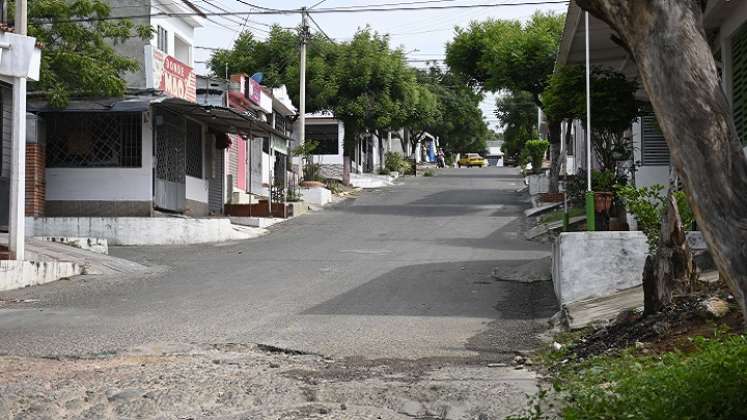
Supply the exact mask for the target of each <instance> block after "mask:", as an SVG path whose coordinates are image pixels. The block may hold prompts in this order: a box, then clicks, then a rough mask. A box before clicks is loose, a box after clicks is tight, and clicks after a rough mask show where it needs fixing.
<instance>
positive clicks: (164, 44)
mask: <svg viewBox="0 0 747 420" xmlns="http://www.w3.org/2000/svg"><path fill="white" fill-rule="evenodd" d="M156 44H157V46H158V49H159V50H161V51H163V52H165V53H166V54H168V53H169V31H167V30H166V29H164V28H163V27H161V26H160V25H159V26H158V30H157V33H156Z"/></svg>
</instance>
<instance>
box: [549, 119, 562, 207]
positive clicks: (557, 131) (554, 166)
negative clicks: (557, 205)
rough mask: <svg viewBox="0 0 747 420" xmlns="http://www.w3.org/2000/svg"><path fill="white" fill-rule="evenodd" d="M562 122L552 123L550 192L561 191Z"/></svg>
mask: <svg viewBox="0 0 747 420" xmlns="http://www.w3.org/2000/svg"><path fill="white" fill-rule="evenodd" d="M562 127H563V126H562V122H551V123H550V163H551V165H550V192H551V193H556V192H558V191H560V167H561V161H560V143H561V140H562V139H561V137H562V136H563V128H562Z"/></svg>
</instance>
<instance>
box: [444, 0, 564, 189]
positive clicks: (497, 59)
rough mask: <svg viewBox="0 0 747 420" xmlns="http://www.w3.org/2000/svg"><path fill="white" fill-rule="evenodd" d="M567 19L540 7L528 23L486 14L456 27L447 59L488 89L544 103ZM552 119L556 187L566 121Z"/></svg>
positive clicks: (448, 46)
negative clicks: (521, 94) (486, 17)
mask: <svg viewBox="0 0 747 420" xmlns="http://www.w3.org/2000/svg"><path fill="white" fill-rule="evenodd" d="M564 21H565V17H564V16H563V15H558V14H555V13H541V12H537V13H535V14H534V15H533V16H532V18H531V19H530V20H529V22H528V23H527V24H525V25H522V24H521V23H520V22H519V21H515V20H487V21H483V22H480V23H472V24H470V26H469V28H467V29H463V28H457V35H456V37H455V38H454V40H453V41H452V42H450V43H449V44H448V45H447V48H446V63H447V64H448V65H449V67H451V68H452V69H454V70H455V71H456V72H458V73H461V74H463V75H465V76H466V77H468V79H469V80H470V81H471V83H472V84H474V85H477V86H480V87H482V88H483V89H486V90H490V91H494V92H497V91H500V90H510V91H513V92H527V93H528V94H529V95H531V97H532V99H533V101H534V103H535V104H536V105H537V106H538V107H540V108H542V107H543V103H542V100H541V97H540V95H541V94H542V92H543V91H544V90H545V88H546V87H547V84H548V81H549V78H550V76H551V75H552V73H553V69H554V67H555V57H556V55H557V51H558V46H559V43H560V37H561V35H562V34H563V25H564ZM549 122H550V143H551V157H552V160H553V167H552V170H551V179H552V182H551V187H552V189H553V190H554V191H557V189H558V182H557V179H558V177H559V173H560V165H559V162H560V160H559V159H558V157H559V156H558V155H559V151H560V131H561V130H560V124H561V122H560V121H549Z"/></svg>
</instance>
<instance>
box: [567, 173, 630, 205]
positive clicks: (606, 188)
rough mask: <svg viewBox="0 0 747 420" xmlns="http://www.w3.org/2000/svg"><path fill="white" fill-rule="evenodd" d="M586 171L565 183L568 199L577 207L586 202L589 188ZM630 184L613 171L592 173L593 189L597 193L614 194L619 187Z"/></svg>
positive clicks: (570, 177)
mask: <svg viewBox="0 0 747 420" xmlns="http://www.w3.org/2000/svg"><path fill="white" fill-rule="evenodd" d="M587 182H588V181H587V179H586V171H585V170H583V169H579V171H578V173H577V174H576V175H573V176H569V177H568V178H567V180H566V183H565V190H566V192H567V193H568V199H569V200H570V201H571V202H572V203H574V204H577V205H581V204H583V202H584V196H585V195H586V187H587V185H586V184H587ZM627 182H628V180H627V178H625V177H624V176H617V175H616V174H615V172H613V171H603V172H599V171H593V172H592V173H591V189H592V190H593V191H597V192H614V191H616V188H617V186H618V185H625V184H626V183H627Z"/></svg>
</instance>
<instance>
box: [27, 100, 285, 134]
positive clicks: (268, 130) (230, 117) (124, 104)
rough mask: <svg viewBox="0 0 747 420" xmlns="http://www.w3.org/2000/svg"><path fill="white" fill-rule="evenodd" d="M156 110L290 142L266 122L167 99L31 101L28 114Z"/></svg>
mask: <svg viewBox="0 0 747 420" xmlns="http://www.w3.org/2000/svg"><path fill="white" fill-rule="evenodd" d="M151 107H153V108H156V109H158V108H160V109H166V110H169V111H171V112H174V113H176V114H178V115H181V116H184V117H187V118H191V119H194V120H196V121H199V122H201V123H203V124H205V125H207V126H208V127H210V128H212V129H215V130H217V131H221V132H226V133H233V134H237V133H251V134H253V135H265V136H269V135H271V134H273V135H276V136H278V137H281V138H284V139H289V137H287V136H285V135H284V134H283V133H282V132H280V131H278V130H275V129H274V128H272V126H271V125H269V124H267V123H266V122H264V121H259V120H257V119H255V118H253V117H251V116H249V115H245V114H242V113H240V112H238V111H235V110H233V109H230V108H226V107H221V106H214V105H202V104H197V103H194V102H189V101H187V100H184V99H180V98H171V97H166V96H133V97H125V98H98V99H75V100H71V101H70V103H69V104H68V106H67V107H65V108H62V109H60V108H54V107H52V106H50V105H49V103H48V102H47V101H38V100H37V101H35V100H29V101H28V104H27V111H28V112H32V113H38V114H44V113H52V112H68V113H91V112H146V111H149V110H150V109H151Z"/></svg>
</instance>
